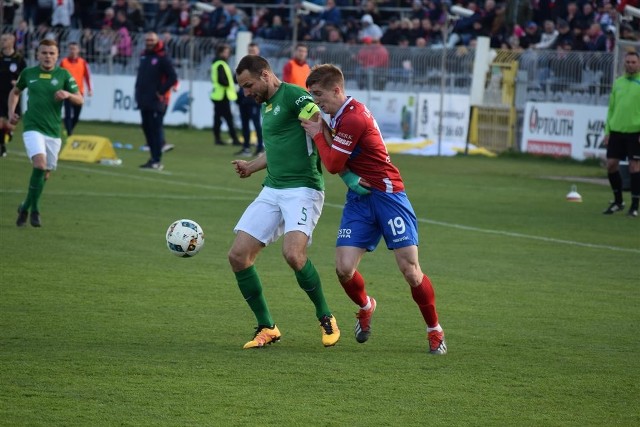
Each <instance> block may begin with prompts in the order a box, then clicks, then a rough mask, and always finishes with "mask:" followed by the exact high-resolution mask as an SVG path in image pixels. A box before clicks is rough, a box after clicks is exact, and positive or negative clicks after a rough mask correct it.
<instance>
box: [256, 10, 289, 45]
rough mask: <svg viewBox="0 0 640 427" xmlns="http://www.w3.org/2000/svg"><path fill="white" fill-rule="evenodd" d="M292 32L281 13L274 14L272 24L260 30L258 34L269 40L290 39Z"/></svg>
mask: <svg viewBox="0 0 640 427" xmlns="http://www.w3.org/2000/svg"><path fill="white" fill-rule="evenodd" d="M290 34H291V31H290V30H289V28H288V27H285V25H284V24H283V22H282V18H281V17H280V15H274V16H273V20H272V23H271V25H270V26H268V27H266V28H264V27H263V28H261V29H260V30H258V33H257V34H256V36H257V37H262V38H264V39H268V40H288V39H290V38H291V37H290Z"/></svg>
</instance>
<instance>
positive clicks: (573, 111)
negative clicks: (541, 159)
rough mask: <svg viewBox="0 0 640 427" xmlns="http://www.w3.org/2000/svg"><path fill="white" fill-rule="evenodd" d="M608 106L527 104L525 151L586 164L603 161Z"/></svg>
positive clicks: (524, 137)
mask: <svg viewBox="0 0 640 427" xmlns="http://www.w3.org/2000/svg"><path fill="white" fill-rule="evenodd" d="M606 118H607V107H606V106H590V105H574V104H553V103H539V102H527V104H526V106H525V116H524V121H523V125H522V127H523V129H522V144H521V147H522V151H524V152H527V153H532V154H541V155H549V156H557V157H572V158H574V159H576V160H584V159H587V158H591V157H599V158H604V157H605V156H606V148H605V147H604V146H603V140H604V125H605V120H606Z"/></svg>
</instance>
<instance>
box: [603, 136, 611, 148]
mask: <svg viewBox="0 0 640 427" xmlns="http://www.w3.org/2000/svg"><path fill="white" fill-rule="evenodd" d="M602 145H604V146H605V147H606V146H607V145H609V135H605V136H604V140H603V141H602Z"/></svg>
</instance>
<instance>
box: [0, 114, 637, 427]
mask: <svg viewBox="0 0 640 427" xmlns="http://www.w3.org/2000/svg"><path fill="white" fill-rule="evenodd" d="M77 133H83V134H84V133H89V134H102V135H106V136H108V137H110V138H111V139H112V140H113V141H116V140H118V141H122V142H125V143H132V144H134V145H135V146H136V148H137V147H138V146H139V145H140V144H142V132H141V131H140V129H139V128H138V127H135V126H123V125H106V124H97V123H94V124H90V123H81V124H80V125H79V128H78V130H77ZM167 138H168V140H169V141H170V142H172V143H175V144H176V146H177V148H176V149H175V150H174V151H173V152H171V153H168V154H166V155H165V158H164V163H165V165H166V171H165V172H162V173H156V172H144V171H140V170H138V165H139V164H141V163H143V162H144V161H146V158H147V157H146V154H145V153H142V152H140V151H138V150H137V149H136V150H133V151H127V150H119V154H120V155H121V157H122V158H123V160H124V164H123V166H121V167H109V166H101V165H90V164H82V163H71V162H61V163H60V165H59V170H58V171H56V172H55V174H54V175H53V177H52V179H51V180H50V181H49V182H48V183H47V186H46V188H45V191H44V195H43V198H42V200H41V211H42V221H43V227H42V228H41V229H34V228H32V227H26V228H22V229H18V228H17V227H15V223H14V221H15V209H16V207H17V205H18V203H19V202H20V201H21V200H22V198H23V197H24V194H25V192H26V187H27V184H28V179H29V174H30V169H31V168H30V166H29V163H28V161H27V159H26V157H25V156H24V154H23V152H24V150H23V148H22V142H21V138H20V137H19V135H17V136H16V138H15V141H14V142H12V143H11V144H10V146H9V149H10V153H9V154H10V155H9V157H7V158H4V159H0V207H1V212H2V214H1V216H0V257H1V259H2V267H1V272H0V279H1V280H0V281H1V285H0V425H8V426H9V425H10V426H14V425H43V426H45V425H46V426H51V425H69V426H72V425H73V426H93V425H109V426H110V425H131V426H137V425H167V426H204V425H207V426H232V425H246V424H254V425H273V426H290V425H291V426H293V425H300V426H308V425H313V426H316V425H317V426H372V425H381V426H413V425H416V426H417V425H447V426H452V425H574V426H585V425H638V424H640V409H639V406H640V404H639V403H638V402H639V397H640V386H639V384H640V340H639V339H638V335H637V333H638V325H639V324H640V310H639V307H640V288H639V286H638V285H639V283H640V281H639V280H638V265H639V261H640V222H639V221H638V220H633V219H629V218H626V217H624V216H623V215H621V214H618V215H613V216H610V217H609V216H604V215H602V214H601V213H600V212H601V210H602V209H603V208H604V207H605V206H606V203H607V201H608V200H609V198H610V191H609V189H608V186H606V185H598V184H586V183H578V191H579V192H580V193H581V194H582V197H583V200H584V202H583V203H568V202H566V201H565V198H564V197H565V195H566V193H567V192H568V191H569V189H570V186H571V184H572V183H574V181H573V180H572V179H574V178H584V177H589V178H603V177H604V176H605V172H604V170H602V169H601V168H599V167H597V166H594V165H588V164H579V163H572V162H554V161H545V160H542V159H529V158H496V159H489V158H475V157H456V158H427V157H413V156H402V155H394V156H393V159H394V162H395V163H396V164H397V165H398V166H399V167H400V169H401V171H402V173H403V177H404V179H405V182H406V185H407V189H408V194H409V196H410V198H411V199H412V202H413V205H414V208H415V210H416V212H417V214H418V217H419V218H420V221H421V223H420V227H421V229H420V237H421V246H420V251H421V264H422V267H423V269H424V270H425V271H426V272H427V273H428V274H429V275H430V277H431V279H432V280H433V282H434V285H435V288H436V294H437V301H438V310H439V314H440V320H441V323H442V325H443V326H444V328H445V331H446V334H447V341H448V345H449V354H448V355H447V356H445V357H433V356H430V355H429V354H427V352H426V340H425V331H424V325H423V322H422V319H421V317H420V315H419V312H418V310H417V308H416V307H415V304H414V303H413V301H412V299H411V296H410V292H409V290H408V286H407V285H406V284H405V283H404V281H403V279H402V277H401V275H400V273H399V272H398V271H397V268H396V266H395V262H394V260H393V256H392V254H391V253H389V252H388V251H387V250H386V249H384V248H383V247H379V248H378V250H377V251H375V252H374V253H372V254H368V255H367V256H366V257H365V259H364V261H363V263H362V265H361V269H360V270H361V271H362V273H363V275H364V277H365V279H366V281H367V286H368V289H369V291H370V292H371V294H372V295H374V296H375V297H376V299H377V300H378V303H379V306H378V310H377V311H376V315H375V318H374V322H373V326H374V331H373V335H372V338H371V340H370V341H369V342H368V343H366V344H364V345H362V344H358V343H356V341H355V339H354V338H353V336H352V327H353V322H354V312H355V307H354V306H353V304H352V303H351V302H350V300H349V299H348V298H347V297H346V295H345V294H344V292H343V291H342V288H341V287H340V286H339V285H338V283H337V280H336V279H335V274H334V271H333V270H334V268H333V259H334V239H335V230H336V228H337V225H338V221H339V217H340V213H341V211H340V206H341V203H342V200H343V197H344V191H345V190H344V186H343V184H342V183H341V181H340V180H339V179H336V178H335V177H333V176H327V178H326V180H327V192H326V195H327V199H326V204H325V208H324V213H323V217H322V219H321V221H320V224H319V226H318V227H317V229H316V232H315V233H314V244H313V245H312V246H311V248H310V250H309V255H310V257H311V259H312V261H313V262H314V264H315V265H316V266H317V267H318V270H319V271H320V274H321V277H322V278H323V283H324V288H325V292H326V294H327V298H328V301H329V304H330V306H331V307H332V310H333V311H334V314H335V315H336V318H337V319H338V322H339V324H340V326H341V328H342V332H343V337H342V339H341V341H340V343H339V344H338V345H337V346H336V347H335V348H329V349H325V348H323V347H322V345H321V343H320V330H319V327H318V325H317V322H316V320H315V318H314V311H313V308H312V306H311V304H310V302H308V300H307V299H306V297H305V296H304V295H303V293H302V291H300V290H299V288H298V286H297V284H296V282H295V279H294V277H293V274H292V273H291V272H290V271H289V269H288V267H286V264H285V263H284V260H283V259H282V256H281V253H280V250H281V249H280V244H279V243H278V244H275V245H273V246H272V247H269V248H267V249H266V250H265V251H263V253H262V254H261V255H260V257H259V258H258V262H257V268H258V271H259V273H260V275H261V278H262V281H263V283H264V285H265V292H266V296H267V299H268V301H269V303H270V306H271V309H272V312H273V314H274V317H275V319H276V321H277V322H278V325H279V327H280V329H281V331H282V332H283V339H282V341H281V342H280V343H278V344H276V345H273V346H271V347H269V348H267V349H265V350H261V351H242V350H241V348H242V345H243V344H244V342H245V341H247V340H248V339H249V338H250V337H251V332H252V328H253V327H254V323H255V320H254V318H253V315H252V313H251V312H250V310H249V309H248V307H247V306H246V304H245V302H244V301H243V299H242V297H241V295H240V292H239V291H238V289H237V285H236V283H235V280H234V276H233V274H232V273H231V271H230V268H229V266H228V263H227V260H226V254H227V250H228V248H229V246H230V244H231V242H232V240H233V237H234V236H233V232H232V229H233V226H234V225H235V222H236V221H237V219H238V218H239V216H240V215H241V213H242V212H243V210H244V208H245V207H246V205H247V204H248V203H249V202H250V201H251V200H252V199H253V197H254V196H255V195H256V194H257V192H258V191H259V189H260V182H261V178H262V175H260V176H259V177H258V176H256V177H252V178H250V179H247V180H240V179H238V178H237V177H236V175H235V173H234V172H233V169H232V166H231V164H230V160H232V159H233V158H234V157H233V152H234V151H236V149H235V147H217V146H216V147H214V145H213V143H212V140H213V138H212V136H211V134H210V133H209V132H206V131H195V130H185V129H167ZM550 176H554V177H567V180H559V179H548V178H546V177H550ZM627 199H628V195H627ZM181 217H188V218H191V219H194V220H196V221H198V222H199V223H200V225H202V227H203V228H204V230H205V235H206V244H205V247H204V249H203V250H202V252H201V253H200V254H199V255H198V256H197V257H195V258H192V259H180V258H177V257H174V256H172V255H171V254H170V253H169V251H168V250H167V249H166V247H165V246H164V245H165V243H164V233H165V230H166V228H167V227H168V226H169V224H170V223H171V222H172V221H173V220H175V219H178V218H181Z"/></svg>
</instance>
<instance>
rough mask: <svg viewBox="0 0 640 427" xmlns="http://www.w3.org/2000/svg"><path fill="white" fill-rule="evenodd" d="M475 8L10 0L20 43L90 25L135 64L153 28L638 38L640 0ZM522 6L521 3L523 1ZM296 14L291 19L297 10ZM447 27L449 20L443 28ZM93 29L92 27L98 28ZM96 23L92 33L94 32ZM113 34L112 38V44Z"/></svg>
mask: <svg viewBox="0 0 640 427" xmlns="http://www.w3.org/2000/svg"><path fill="white" fill-rule="evenodd" d="M452 1H453V3H454V4H458V5H460V6H462V7H465V8H467V9H469V10H471V11H472V12H473V14H472V15H471V16H468V17H460V18H459V19H448V17H447V12H446V11H447V10H448V7H449V6H450V5H451V2H449V1H447V0H395V1H393V0H392V1H383V0H378V1H376V0H311V2H312V3H315V4H317V5H319V6H322V7H323V8H324V10H323V11H322V12H319V13H313V12H310V11H309V10H308V9H304V8H302V7H301V5H300V4H296V5H295V6H294V9H295V11H296V13H292V9H291V6H290V2H289V1H286V0H276V1H273V2H268V4H269V5H268V6H264V7H261V6H260V4H263V3H267V2H260V1H257V0H256V1H253V2H251V1H236V2H234V3H223V0H202V2H201V3H208V4H209V5H210V6H211V7H210V8H209V10H205V9H203V8H196V7H195V3H196V2H195V1H192V0H158V1H140V0H113V1H104V0H103V1H93V0H23V1H22V2H21V7H20V6H19V3H17V2H16V3H14V2H12V1H5V2H4V9H3V15H4V21H5V22H15V23H17V25H16V26H15V31H14V32H15V34H16V39H17V48H18V49H19V50H23V49H26V48H28V46H29V40H37V39H39V38H42V37H43V36H46V35H47V34H50V33H51V32H54V33H57V34H59V33H60V31H59V30H60V29H62V30H67V29H75V30H77V31H78V32H82V34H83V38H82V39H81V45H82V47H83V50H84V52H83V53H84V54H85V55H87V56H89V55H90V54H91V52H96V53H107V52H103V51H107V50H108V53H109V54H110V55H111V56H112V57H114V58H115V59H116V61H118V62H120V63H123V64H126V63H127V62H128V61H129V60H130V57H131V55H132V42H131V39H132V33H140V32H144V31H149V30H153V31H155V32H157V33H158V34H164V38H165V39H171V38H174V39H175V38H176V37H177V38H180V37H186V36H191V35H193V36H196V37H211V38H214V39H216V40H219V41H225V42H227V43H231V44H233V42H234V41H235V37H236V34H237V33H238V31H251V32H252V33H253V34H254V37H255V38H257V39H258V40H267V41H268V40H274V41H286V40H292V38H293V36H294V35H296V37H297V40H298V41H300V42H326V43H333V44H335V43H345V44H358V45H377V44H381V45H387V46H394V45H395V46H406V45H408V46H410V47H423V46H424V47H442V46H444V45H445V44H446V46H447V47H454V46H473V44H474V43H475V41H476V40H477V38H478V37H480V36H486V37H489V38H490V40H491V46H492V47H493V48H502V49H512V50H526V49H565V50H568V49H571V50H574V51H576V50H580V51H612V49H613V46H614V43H615V40H616V34H615V32H616V25H617V24H618V23H619V24H620V37H621V38H626V39H631V40H636V39H637V34H638V33H637V29H638V20H635V21H633V20H632V21H624V22H620V21H619V18H620V11H621V10H623V9H624V6H625V5H627V4H629V5H632V6H636V7H640V0H535V1H521V2H508V1H506V0H452ZM514 5H518V8H517V9H514V7H515V6H514ZM291 16H295V19H294V21H295V22H293V23H292V22H291V19H290V17H291ZM443 26H446V27H447V32H446V35H444V36H443ZM89 30H92V31H89ZM90 32H92V34H90ZM107 40H110V42H109V43H107Z"/></svg>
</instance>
